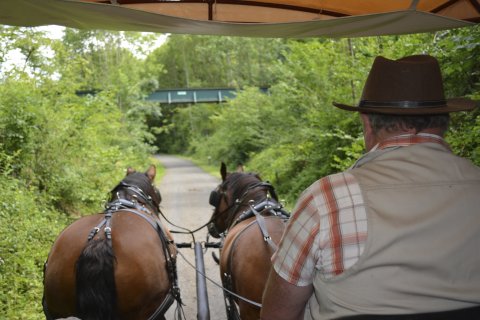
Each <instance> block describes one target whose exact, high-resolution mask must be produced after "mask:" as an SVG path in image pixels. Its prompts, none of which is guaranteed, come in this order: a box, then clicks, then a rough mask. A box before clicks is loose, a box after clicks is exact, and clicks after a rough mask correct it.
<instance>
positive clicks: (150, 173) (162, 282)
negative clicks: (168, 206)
mask: <svg viewBox="0 0 480 320" xmlns="http://www.w3.org/2000/svg"><path fill="white" fill-rule="evenodd" d="M155 175H156V168H155V166H153V165H152V166H150V168H148V169H147V170H146V172H145V173H142V172H135V170H133V169H131V168H129V169H128V170H127V175H126V177H125V178H124V179H123V180H122V181H121V182H120V183H119V184H118V185H117V186H116V187H115V188H113V190H112V191H111V193H110V201H109V203H108V204H107V205H106V209H105V211H104V212H103V213H99V214H95V215H90V216H85V217H82V218H80V219H78V220H76V221H75V222H73V223H72V224H71V225H70V226H68V227H67V228H65V229H64V230H63V231H62V232H61V233H60V235H59V236H58V237H57V239H56V240H55V242H54V244H53V246H52V248H51V251H50V253H49V255H48V259H47V262H46V263H45V268H44V296H43V301H42V303H43V309H44V313H45V316H46V319H47V320H50V319H56V318H63V317H68V316H74V317H77V318H80V319H82V320H97V319H98V320H113V319H115V320H117V319H120V320H146V319H149V320H157V319H165V317H164V313H165V312H166V310H167V309H168V308H169V307H170V305H171V304H172V303H173V302H174V301H175V300H177V302H179V301H180V293H179V289H178V286H177V274H176V264H175V261H176V254H177V252H176V248H175V245H174V242H173V238H172V236H171V234H170V233H169V231H168V230H167V229H166V228H165V227H164V226H163V225H162V222H161V221H160V219H159V213H160V201H161V196H160V192H159V191H158V189H157V188H155V186H154V185H153V181H154V179H155Z"/></svg>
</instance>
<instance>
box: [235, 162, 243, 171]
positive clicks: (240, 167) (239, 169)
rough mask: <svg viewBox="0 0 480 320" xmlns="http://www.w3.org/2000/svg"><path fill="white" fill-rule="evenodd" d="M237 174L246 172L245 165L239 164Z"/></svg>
mask: <svg viewBox="0 0 480 320" xmlns="http://www.w3.org/2000/svg"><path fill="white" fill-rule="evenodd" d="M237 172H244V170H243V164H241V163H239V164H238V165H237Z"/></svg>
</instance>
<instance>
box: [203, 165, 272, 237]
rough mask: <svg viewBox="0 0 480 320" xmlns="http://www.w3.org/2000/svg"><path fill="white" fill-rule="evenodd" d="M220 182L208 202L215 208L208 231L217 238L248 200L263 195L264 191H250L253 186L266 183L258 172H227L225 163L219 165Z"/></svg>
mask: <svg viewBox="0 0 480 320" xmlns="http://www.w3.org/2000/svg"><path fill="white" fill-rule="evenodd" d="M220 174H221V176H222V182H221V183H220V184H219V185H218V186H217V187H216V188H215V189H214V190H213V191H212V192H211V193H210V198H209V203H210V205H212V206H213V207H214V208H215V209H214V211H213V214H212V217H211V218H210V223H209V224H208V233H209V234H210V235H211V236H212V237H215V238H219V237H220V235H221V234H222V233H224V232H225V231H227V230H228V229H229V227H230V226H231V225H232V224H233V223H234V222H235V218H236V217H237V216H238V215H239V214H241V209H242V208H245V207H247V206H248V201H250V200H256V199H257V198H259V197H265V196H266V195H265V194H266V192H265V191H263V192H260V193H258V192H250V190H252V189H253V188H255V187H260V186H262V185H266V184H265V183H262V179H261V178H260V176H259V175H258V174H255V173H245V172H243V170H239V171H237V172H230V173H228V172H227V169H226V165H225V163H223V162H222V165H221V167H220Z"/></svg>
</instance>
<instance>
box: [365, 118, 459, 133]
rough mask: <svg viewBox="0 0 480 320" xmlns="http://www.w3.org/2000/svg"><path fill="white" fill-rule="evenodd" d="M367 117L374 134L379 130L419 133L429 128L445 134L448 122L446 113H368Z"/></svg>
mask: <svg viewBox="0 0 480 320" xmlns="http://www.w3.org/2000/svg"><path fill="white" fill-rule="evenodd" d="M367 117H368V119H369V120H370V125H371V126H372V129H373V132H374V133H378V132H379V131H380V130H381V129H383V130H385V131H387V132H389V133H393V132H397V131H405V130H411V129H415V131H416V132H420V131H422V130H425V129H429V128H439V129H442V130H443V132H445V131H447V129H448V125H449V122H450V115H449V114H448V113H445V114H433V115H414V116H412V115H408V116H405V115H391V114H379V113H369V114H367Z"/></svg>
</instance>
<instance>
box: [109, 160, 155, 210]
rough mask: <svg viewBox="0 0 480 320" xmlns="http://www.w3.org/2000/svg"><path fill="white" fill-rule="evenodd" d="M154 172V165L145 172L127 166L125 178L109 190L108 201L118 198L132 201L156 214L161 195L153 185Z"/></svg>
mask: <svg viewBox="0 0 480 320" xmlns="http://www.w3.org/2000/svg"><path fill="white" fill-rule="evenodd" d="M156 172H157V171H156V167H155V166H154V165H151V166H150V167H149V168H148V169H147V170H146V171H145V172H137V171H135V169H133V168H128V169H127V174H126V176H125V178H124V179H123V180H122V181H120V183H119V184H118V185H117V186H116V187H115V188H113V189H112V191H111V192H110V202H112V201H115V200H118V199H124V200H128V201H132V202H135V203H138V204H140V205H142V206H144V207H146V208H148V209H149V210H151V211H153V212H154V213H155V214H156V215H157V216H158V214H159V212H160V202H161V201H162V196H161V195H160V191H159V190H158V189H157V188H156V187H155V185H154V180H155V176H156Z"/></svg>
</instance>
